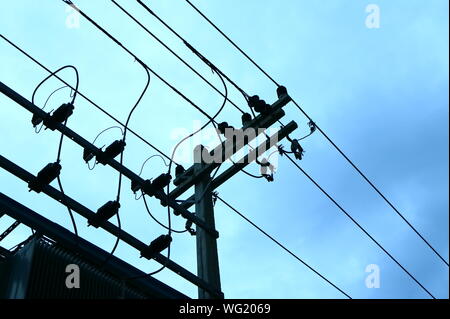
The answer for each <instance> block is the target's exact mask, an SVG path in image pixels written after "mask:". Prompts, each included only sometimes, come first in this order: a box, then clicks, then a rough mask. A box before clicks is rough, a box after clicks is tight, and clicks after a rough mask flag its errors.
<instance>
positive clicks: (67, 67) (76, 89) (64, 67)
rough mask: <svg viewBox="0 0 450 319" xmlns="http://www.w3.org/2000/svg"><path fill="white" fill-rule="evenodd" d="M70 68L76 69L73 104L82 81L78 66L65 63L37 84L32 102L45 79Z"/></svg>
mask: <svg viewBox="0 0 450 319" xmlns="http://www.w3.org/2000/svg"><path fill="white" fill-rule="evenodd" d="M2 37H3V36H2ZM69 68H70V69H72V70H74V71H75V75H76V86H75V91H74V94H73V96H72V101H71V102H70V104H73V103H74V102H75V99H76V97H77V92H78V85H79V83H80V78H79V75H78V70H77V68H76V67H74V66H73V65H65V66H63V67H61V68H59V69H58V70H56V71H54V72H51V73H50V74H49V75H48V76H47V77H45V78H44V79H43V80H42V81H41V82H40V83H39V84H38V85H37V86H36V88H35V89H34V91H33V94H32V95H31V103H33V104H35V103H34V96H35V95H36V92H37V90H38V89H39V88H40V87H41V85H42V84H44V82H45V81H47V80H48V79H49V78H51V77H52V76H56V74H57V73H59V72H60V71H62V70H65V69H69ZM56 91H57V90H56ZM56 91H55V92H56ZM53 93H54V92H53ZM53 93H52V94H53ZM50 96H51V95H50Z"/></svg>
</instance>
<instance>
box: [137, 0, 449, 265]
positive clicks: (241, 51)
mask: <svg viewBox="0 0 450 319" xmlns="http://www.w3.org/2000/svg"><path fill="white" fill-rule="evenodd" d="M185 1H186V2H187V3H188V4H189V5H190V6H191V7H192V8H193V9H194V10H195V11H197V13H198V14H200V15H201V16H202V17H203V18H204V19H205V20H206V21H208V23H209V24H210V25H211V26H213V27H214V29H216V30H217V31H218V32H219V33H220V34H221V35H222V36H223V37H224V38H225V39H227V40H228V42H230V43H231V44H232V45H233V46H234V47H235V48H236V49H237V50H238V51H239V52H240V53H242V54H243V55H244V56H245V57H246V58H247V59H248V60H249V61H250V62H251V63H252V64H253V65H254V66H256V67H257V68H258V69H259V70H260V71H261V72H262V73H263V74H264V75H265V76H266V77H267V78H268V79H269V80H271V81H272V82H273V83H274V84H275V85H276V86H278V87H279V86H280V85H279V84H278V83H277V82H276V81H275V80H274V79H273V78H272V77H271V76H270V75H269V74H268V73H267V72H266V71H265V70H264V69H263V68H262V67H261V66H259V65H258V64H257V63H256V62H255V61H254V60H253V59H252V58H251V57H250V56H249V55H248V54H246V53H245V52H244V51H243V50H242V49H241V48H240V47H239V46H238V45H237V44H236V43H235V42H234V41H233V40H231V39H230V38H229V37H228V36H227V35H226V34H225V33H224V32H223V31H222V30H221V29H220V28H219V27H218V26H217V25H215V24H214V23H213V22H212V21H211V20H210V19H209V18H208V17H207V16H206V15H205V14H204V13H203V12H201V11H200V10H199V9H198V8H197V7H196V6H195V5H194V4H192V2H191V1H189V0H185ZM138 2H139V0H138ZM292 102H293V103H294V105H295V106H296V107H297V108H298V109H299V110H300V112H302V113H303V115H305V116H306V117H307V118H308V119H309V120H310V121H312V119H311V117H310V116H309V115H308V114H307V113H306V112H305V111H304V110H303V108H302V107H301V106H300V105H299V104H298V103H297V102H296V101H295V100H294V99H292ZM316 127H317V129H318V130H319V132H320V133H321V134H322V135H323V136H324V137H325V139H327V140H328V142H329V143H330V144H331V145H333V147H334V148H335V149H336V150H337V151H338V152H339V153H340V154H341V155H342V156H343V157H344V158H345V160H346V161H347V162H348V163H349V164H350V165H351V166H352V167H353V168H354V169H355V170H356V171H357V172H358V173H359V175H361V177H362V178H363V179H364V180H365V181H366V182H367V183H368V184H369V185H370V186H371V187H372V188H373V189H374V190H375V192H377V193H378V195H379V196H380V197H381V198H382V199H383V200H384V201H385V202H386V203H387V204H388V205H389V206H390V207H391V208H392V209H393V210H394V211H395V213H396V214H397V215H398V216H400V217H401V218H402V219H403V221H404V222H405V223H406V224H407V225H408V226H409V227H410V228H411V229H412V230H413V231H414V232H415V233H416V234H417V236H419V237H420V238H421V239H422V241H423V242H424V243H425V244H426V245H427V246H428V247H429V248H430V249H431V250H432V251H433V252H434V253H435V254H436V256H437V257H439V258H440V259H441V260H442V261H443V262H444V263H445V264H446V265H447V267H448V266H449V263H448V262H447V261H446V260H445V259H444V257H442V256H441V254H439V253H438V252H437V250H436V249H435V248H434V247H433V246H432V245H431V244H430V243H429V242H428V241H427V240H426V239H425V238H424V237H423V236H422V235H421V234H420V232H419V231H418V230H417V229H416V228H415V227H414V226H413V225H412V224H411V223H410V222H409V221H408V220H407V219H406V217H404V216H403V214H402V213H400V211H399V210H398V209H397V208H396V207H395V206H394V205H393V204H392V203H391V202H390V201H389V200H388V199H387V198H386V196H385V195H383V193H382V192H381V191H380V190H379V189H378V188H377V187H376V186H375V185H374V184H373V183H372V182H371V181H370V180H369V178H368V177H367V176H366V175H365V174H364V173H363V172H362V171H361V170H360V169H359V168H358V167H357V166H356V165H355V164H354V163H353V161H351V160H350V159H349V158H348V156H347V155H345V153H344V152H343V151H342V150H341V149H340V148H339V147H338V146H337V145H336V144H335V143H334V142H333V141H332V140H331V139H330V138H329V137H328V135H327V134H325V132H324V131H323V130H322V129H321V128H320V127H319V126H318V125H316Z"/></svg>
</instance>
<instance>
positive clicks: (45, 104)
mask: <svg viewBox="0 0 450 319" xmlns="http://www.w3.org/2000/svg"><path fill="white" fill-rule="evenodd" d="M66 87H68V86H67V85H63V86H61V87H59V88H57V89H56V90H54V91H53V92H52V93H50V95H49V96H48V97H47V99H46V100H45V103H44V106H43V107H42V108H41V110H44V109H45V107H46V106H47V103H48V101H49V100H50V98H51V97H52V96H53V94H55V93H56V92H58V91H59V90H62V89H64V88H66ZM70 97H73V95H72V94H71V95H70ZM43 126H44V123H42V124H41V126H40V127H39V129H38V128H37V127H36V128H35V132H36V133H39V132H40V131H41V130H42V127H43Z"/></svg>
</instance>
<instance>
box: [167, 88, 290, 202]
mask: <svg viewBox="0 0 450 319" xmlns="http://www.w3.org/2000/svg"><path fill="white" fill-rule="evenodd" d="M289 101H291V98H290V97H289V95H287V94H285V95H283V96H282V97H280V98H279V99H278V100H277V101H276V102H275V103H273V104H272V106H271V108H270V109H271V111H270V113H267V114H260V115H258V116H257V117H255V118H254V119H253V120H252V121H251V122H249V123H247V125H245V126H244V127H243V128H242V129H240V130H242V131H245V130H247V129H250V128H252V129H261V128H268V127H270V126H271V125H272V124H274V123H275V122H276V121H278V120H279V119H281V118H282V117H283V116H284V115H285V113H284V111H283V110H282V107H284V106H285V105H286V104H287V103H289ZM255 137H256V136H254V137H253V138H255ZM250 141H251V140H250V139H249V140H245V141H244V143H242V144H238V145H236V143H235V141H233V139H226V140H225V141H224V142H222V143H221V144H220V145H219V146H217V147H216V148H215V149H214V150H212V151H211V152H210V155H212V156H213V155H214V154H216V153H217V152H220V153H221V154H223V153H224V150H225V154H228V153H227V152H226V150H228V149H230V148H231V149H232V150H233V154H234V153H236V152H238V151H239V150H240V149H241V148H242V147H244V146H245V145H246V144H248V143H249V142H250ZM230 155H232V154H230ZM227 159H228V157H226V158H223V159H222V160H223V161H225V160H227ZM217 166H219V163H217V162H214V163H210V164H208V165H205V166H204V167H203V168H202V169H201V170H194V167H193V166H192V167H190V168H189V169H187V170H186V171H185V172H184V173H183V174H182V175H180V176H179V177H178V178H176V179H175V180H174V184H175V185H178V187H177V188H175V189H174V190H173V191H172V192H170V194H169V197H170V198H177V197H179V196H180V195H181V194H183V193H184V192H186V191H187V190H188V189H189V188H191V187H192V186H193V185H194V184H195V183H196V182H197V181H198V180H199V179H200V178H201V177H202V176H204V175H206V174H209V173H211V171H212V170H213V169H214V168H216V167H217Z"/></svg>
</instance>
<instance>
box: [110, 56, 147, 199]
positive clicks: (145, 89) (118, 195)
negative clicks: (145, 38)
mask: <svg viewBox="0 0 450 319" xmlns="http://www.w3.org/2000/svg"><path fill="white" fill-rule="evenodd" d="M137 61H138V62H139V64H141V66H142V67H143V68H144V70H145V72H146V74H147V82H146V84H145V87H144V90H143V91H142V93H141V95H140V96H139V99H138V100H137V101H136V103H135V104H134V106H133V107H132V109H131V111H130V113H129V114H128V117H127V120H126V122H125V126H124V130H123V138H122V141H123V142H124V143H125V140H126V135H127V129H128V124H129V122H130V119H131V115H132V114H133V112H134V111H135V109H136V107H137V106H138V105H139V103H140V102H141V100H142V98H143V96H144V94H145V92H146V91H147V89H148V87H149V85H150V73H149V72H148V69H147V67H146V65H145V64H144V63H142V62H141V61H140V60H139V59H137ZM123 153H124V152H121V153H120V165H122V164H123V156H124V155H123ZM121 187H122V172H121V171H120V172H119V185H118V188H117V202H119V201H120V191H121Z"/></svg>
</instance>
